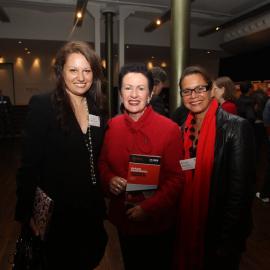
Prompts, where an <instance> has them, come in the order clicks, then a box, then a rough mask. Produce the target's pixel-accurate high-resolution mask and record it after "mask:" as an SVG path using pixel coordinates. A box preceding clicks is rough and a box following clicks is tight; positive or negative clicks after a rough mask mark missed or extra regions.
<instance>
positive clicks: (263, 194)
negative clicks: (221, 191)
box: [256, 99, 270, 203]
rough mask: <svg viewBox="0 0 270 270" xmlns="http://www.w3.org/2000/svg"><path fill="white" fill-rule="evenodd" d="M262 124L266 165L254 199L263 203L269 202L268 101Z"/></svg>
mask: <svg viewBox="0 0 270 270" xmlns="http://www.w3.org/2000/svg"><path fill="white" fill-rule="evenodd" d="M263 122H264V126H265V128H266V133H267V139H268V140H267V142H266V151H267V156H266V158H267V164H266V171H265V175H264V179H263V184H262V187H261V190H260V192H257V193H256V197H257V198H259V199H260V200H261V201H262V202H264V203H269V202H270V99H268V100H267V102H266V104H265V107H264V110H263Z"/></svg>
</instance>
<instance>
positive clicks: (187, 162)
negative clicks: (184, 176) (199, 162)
mask: <svg viewBox="0 0 270 270" xmlns="http://www.w3.org/2000/svg"><path fill="white" fill-rule="evenodd" d="M180 165H181V168H182V170H183V171H187V170H193V169H195V165H196V158H195V157H194V158H189V159H183V160H180Z"/></svg>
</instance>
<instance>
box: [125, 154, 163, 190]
mask: <svg viewBox="0 0 270 270" xmlns="http://www.w3.org/2000/svg"><path fill="white" fill-rule="evenodd" d="M160 160H161V157H160V156H150V155H149V156H148V155H135V154H134V155H130V157H129V165H128V177H127V181H128V183H127V188H126V191H136V190H148V189H156V188H157V187H158V182H159V171H160Z"/></svg>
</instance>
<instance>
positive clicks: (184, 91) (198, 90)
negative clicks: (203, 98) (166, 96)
mask: <svg viewBox="0 0 270 270" xmlns="http://www.w3.org/2000/svg"><path fill="white" fill-rule="evenodd" d="M209 89H210V87H209V84H206V85H198V86H196V87H195V88H193V89H188V88H186V89H181V91H180V94H181V96H182V97H187V96H191V95H192V92H193V91H194V92H195V93H196V94H201V93H204V92H207V91H208V90H209Z"/></svg>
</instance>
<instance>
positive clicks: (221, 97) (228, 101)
mask: <svg viewBox="0 0 270 270" xmlns="http://www.w3.org/2000/svg"><path fill="white" fill-rule="evenodd" d="M213 87H214V95H215V98H216V99H217V101H218V103H219V104H220V105H221V108H222V109H223V110H224V111H226V112H229V113H232V114H237V108H236V105H235V100H236V89H235V85H234V82H233V81H232V80H231V78H230V77H227V76H224V77H219V78H217V79H216V80H215V81H214V84H213Z"/></svg>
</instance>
